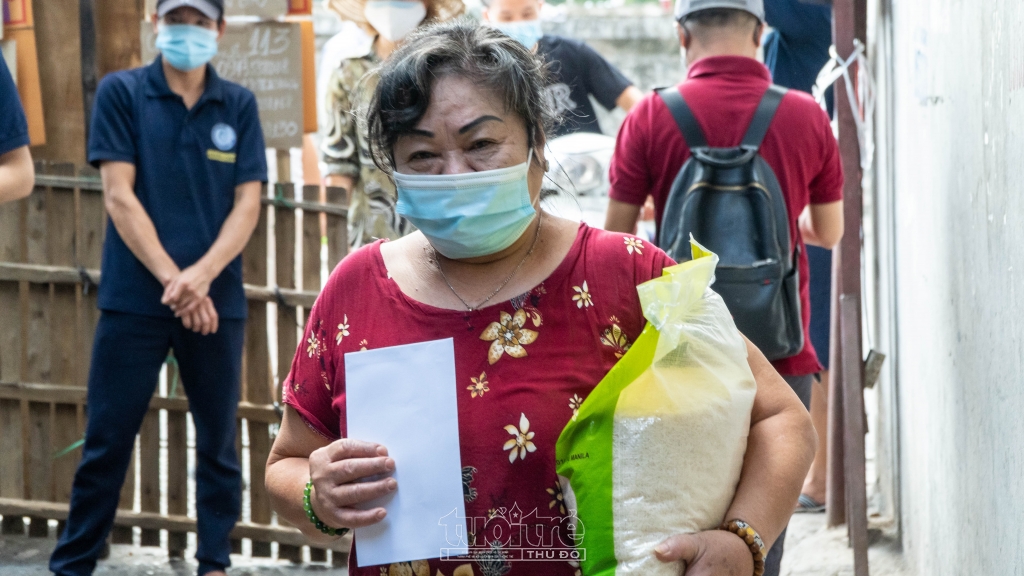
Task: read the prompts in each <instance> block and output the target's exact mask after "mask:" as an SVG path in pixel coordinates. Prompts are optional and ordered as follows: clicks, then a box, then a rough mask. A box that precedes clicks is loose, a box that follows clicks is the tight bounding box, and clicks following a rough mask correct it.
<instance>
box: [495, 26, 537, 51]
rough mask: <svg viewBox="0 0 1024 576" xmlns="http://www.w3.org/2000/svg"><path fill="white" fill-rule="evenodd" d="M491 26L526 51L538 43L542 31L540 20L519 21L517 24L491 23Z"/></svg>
mask: <svg viewBox="0 0 1024 576" xmlns="http://www.w3.org/2000/svg"><path fill="white" fill-rule="evenodd" d="M491 25H492V26H494V27H495V28H497V29H498V30H501V31H502V32H504V33H505V34H507V35H508V36H510V37H511V38H512V39H513V40H516V41H517V42H519V43H520V44H522V45H523V46H526V48H527V49H528V50H533V47H534V46H536V45H537V42H540V37H541V36H543V35H544V31H543V30H542V29H541V27H540V20H520V21H519V22H492V23H491Z"/></svg>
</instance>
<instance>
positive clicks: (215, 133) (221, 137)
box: [210, 122, 238, 152]
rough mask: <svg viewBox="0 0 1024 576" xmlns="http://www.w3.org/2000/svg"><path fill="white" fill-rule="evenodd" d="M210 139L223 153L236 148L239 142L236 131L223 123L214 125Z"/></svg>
mask: <svg viewBox="0 0 1024 576" xmlns="http://www.w3.org/2000/svg"><path fill="white" fill-rule="evenodd" d="M210 138H211V139H212V140H213V145H214V146H216V147H217V149H218V150H221V151H223V152H226V151H228V150H231V149H232V148H234V147H235V143H236V142H237V141H238V136H237V135H236V134H235V129H234V128H232V127H231V126H228V125H227V124H225V123H223V122H218V123H216V124H214V125H213V130H211V131H210Z"/></svg>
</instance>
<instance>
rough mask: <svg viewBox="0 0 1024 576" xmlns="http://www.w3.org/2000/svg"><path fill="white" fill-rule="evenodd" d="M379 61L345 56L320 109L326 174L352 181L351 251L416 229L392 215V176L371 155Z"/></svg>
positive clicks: (350, 196)
mask: <svg viewBox="0 0 1024 576" xmlns="http://www.w3.org/2000/svg"><path fill="white" fill-rule="evenodd" d="M379 66H380V58H378V57H377V55H376V54H375V53H373V52H372V51H370V52H369V53H368V54H367V55H366V56H363V57H359V58H346V59H343V60H342V61H341V64H340V65H339V66H338V68H337V69H336V70H335V71H334V72H333V73H332V74H331V77H330V80H329V81H328V84H327V88H326V94H325V101H324V108H325V110H326V111H327V118H326V119H325V122H324V129H323V130H324V134H323V139H322V141H321V144H320V152H321V158H322V160H323V162H324V164H325V165H326V167H327V170H326V174H325V175H330V174H334V175H339V176H348V177H349V178H352V181H353V185H352V190H350V191H349V209H348V234H349V236H348V237H349V244H350V247H351V248H352V249H355V248H359V247H360V246H363V245H364V244H369V243H371V242H373V241H374V240H375V239H377V238H389V239H396V238H399V237H401V236H404V235H406V234H408V233H409V232H411V231H412V230H414V228H413V226H412V225H411V224H410V223H409V222H408V221H407V220H405V219H404V218H402V217H401V216H399V215H398V214H397V213H396V212H395V202H396V199H397V194H396V191H395V185H394V184H393V183H392V182H391V178H390V177H389V176H388V175H387V174H385V173H384V172H381V171H380V170H379V169H378V168H377V166H376V165H375V164H374V163H373V160H372V159H371V157H370V147H369V134H368V126H367V122H366V113H367V110H368V109H369V105H370V100H371V99H372V98H373V91H374V90H375V89H376V88H377V82H378V76H377V68H378V67H379Z"/></svg>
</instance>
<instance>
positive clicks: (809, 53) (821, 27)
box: [762, 0, 832, 512]
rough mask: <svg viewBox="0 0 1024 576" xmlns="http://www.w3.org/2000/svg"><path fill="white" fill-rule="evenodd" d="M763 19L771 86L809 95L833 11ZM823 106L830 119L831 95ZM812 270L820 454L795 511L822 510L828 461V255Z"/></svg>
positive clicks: (791, 8)
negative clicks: (774, 85) (765, 27)
mask: <svg viewBox="0 0 1024 576" xmlns="http://www.w3.org/2000/svg"><path fill="white" fill-rule="evenodd" d="M764 11H765V19H766V20H767V22H768V25H769V26H771V27H772V30H771V31H770V32H769V33H768V34H766V35H765V36H764V38H763V40H762V45H763V47H764V61H765V65H766V66H768V69H769V70H770V71H771V73H772V78H773V79H774V81H775V83H776V84H778V85H780V86H785V87H786V88H792V89H795V90H800V91H802V92H808V93H810V92H811V88H812V87H813V86H814V83H815V80H816V79H817V77H818V72H819V71H821V69H822V67H823V66H825V63H826V62H828V59H829V53H828V49H829V47H830V46H831V45H832V7H831V3H830V2H828V1H827V0H765V2H764ZM825 101H826V102H827V103H828V106H829V116H830V117H831V115H832V96H831V91H829V92H828V94H827V95H826V98H825ZM807 262H808V264H809V267H810V292H811V300H810V301H811V325H810V333H809V335H808V336H809V337H810V339H811V343H812V344H813V345H814V349H815V351H817V353H818V361H819V362H820V363H821V365H822V368H823V369H822V371H821V372H819V373H818V376H817V378H816V379H815V383H814V384H813V385H812V387H811V419H812V420H813V421H814V429H815V431H817V433H818V438H819V439H820V442H818V451H817V453H816V454H815V456H814V464H813V465H812V466H811V470H810V472H808V473H807V480H806V481H805V482H804V488H803V491H802V493H801V494H800V501H799V503H798V504H797V509H796V511H797V512H823V511H824V510H825V481H826V478H827V469H826V464H827V462H828V442H827V441H826V438H828V384H829V371H828V367H829V366H828V365H829V336H830V334H831V331H832V309H831V308H832V251H831V250H828V249H825V248H820V247H818V246H812V245H810V244H808V245H807Z"/></svg>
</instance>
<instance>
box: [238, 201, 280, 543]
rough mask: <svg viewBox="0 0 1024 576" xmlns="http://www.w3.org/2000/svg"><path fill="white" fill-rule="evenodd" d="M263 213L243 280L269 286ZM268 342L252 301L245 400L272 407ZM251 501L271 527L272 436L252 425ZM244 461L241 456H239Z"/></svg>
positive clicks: (258, 305) (263, 319)
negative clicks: (267, 482)
mask: <svg viewBox="0 0 1024 576" xmlns="http://www.w3.org/2000/svg"><path fill="white" fill-rule="evenodd" d="M268 211H269V210H268V209H267V208H266V207H264V208H263V209H262V210H261V211H260V220H259V223H258V224H257V225H256V230H255V232H253V235H252V238H250V239H249V243H248V244H247V245H246V249H245V255H244V256H243V260H242V262H243V279H244V281H245V282H246V283H249V284H254V285H257V286H266V285H267V281H268V279H269V274H268V270H267V234H268V231H267V213H268ZM268 344H269V343H268V341H267V304H266V302H259V301H253V300H250V301H249V321H248V322H247V323H246V327H245V351H244V367H245V368H244V381H243V384H242V387H243V390H242V391H243V396H242V398H243V399H245V400H247V401H248V402H252V403H255V404H270V403H271V401H272V397H273V394H272V388H273V381H272V379H271V377H270V350H269V347H268ZM247 424H248V433H249V500H250V513H251V518H252V522H254V523H257V524H269V523H270V519H271V511H270V498H269V496H268V495H267V490H266V487H265V486H264V467H265V465H266V462H267V457H268V456H269V454H270V434H269V431H268V428H267V424H265V423H260V422H253V421H249V422H248V423H247ZM239 457H240V458H241V455H239ZM270 554H271V551H270V542H257V541H255V540H254V541H253V542H252V555H253V556H256V557H269V556H270Z"/></svg>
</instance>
